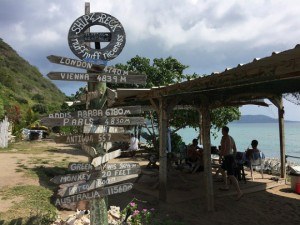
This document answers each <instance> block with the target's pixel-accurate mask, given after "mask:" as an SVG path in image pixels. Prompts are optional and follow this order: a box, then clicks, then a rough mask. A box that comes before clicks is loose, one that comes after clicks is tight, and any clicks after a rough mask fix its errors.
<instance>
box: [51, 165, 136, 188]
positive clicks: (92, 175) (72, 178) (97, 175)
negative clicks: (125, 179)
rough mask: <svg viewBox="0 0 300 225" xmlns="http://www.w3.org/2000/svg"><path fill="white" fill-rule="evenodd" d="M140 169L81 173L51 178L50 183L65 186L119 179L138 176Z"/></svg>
mask: <svg viewBox="0 0 300 225" xmlns="http://www.w3.org/2000/svg"><path fill="white" fill-rule="evenodd" d="M140 171H141V170H140V168H132V169H119V170H103V171H95V172H82V173H76V174H66V175H59V176H55V177H53V178H52V179H51V180H50V181H51V182H53V183H55V184H65V183H72V182H77V181H88V180H95V179H102V178H106V177H120V176H127V175H132V174H139V173H140Z"/></svg>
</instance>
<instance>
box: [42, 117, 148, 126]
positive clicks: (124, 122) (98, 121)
mask: <svg viewBox="0 0 300 225" xmlns="http://www.w3.org/2000/svg"><path fill="white" fill-rule="evenodd" d="M41 123H42V124H43V125H45V126H51V127H55V126H84V125H107V126H131V125H143V124H144V123H145V121H144V117H103V118H99V117H90V118H48V117H44V118H42V119H41Z"/></svg>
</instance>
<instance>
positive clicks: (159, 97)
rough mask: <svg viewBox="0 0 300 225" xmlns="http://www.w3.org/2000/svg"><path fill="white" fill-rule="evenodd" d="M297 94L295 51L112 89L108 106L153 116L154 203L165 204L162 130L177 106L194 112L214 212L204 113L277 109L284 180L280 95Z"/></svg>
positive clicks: (299, 52) (298, 52)
mask: <svg viewBox="0 0 300 225" xmlns="http://www.w3.org/2000/svg"><path fill="white" fill-rule="evenodd" d="M299 91H300V45H297V46H296V47H295V48H294V49H290V50H287V51H284V52H281V53H275V52H273V53H272V55H271V56H269V57H265V58H262V59H254V60H253V61H252V62H250V63H248V64H245V65H241V64H239V65H238V66H237V67H235V68H232V69H229V68H227V69H226V70H225V71H223V72H221V73H212V74H211V75H209V76H204V77H199V78H196V79H193V80H188V81H185V82H182V83H177V84H172V85H169V86H164V87H155V88H151V89H116V90H113V91H112V92H113V93H114V94H115V97H116V99H114V100H113V101H114V102H113V105H125V104H126V105H128V104H139V103H143V104H146V105H151V106H152V107H153V108H154V110H156V111H157V113H158V115H159V140H160V145H159V165H160V166H159V199H160V200H162V201H166V200H167V153H166V145H167V143H166V140H167V124H168V116H169V113H170V111H171V110H172V109H173V108H174V107H175V106H178V105H191V106H193V107H195V108H197V109H198V110H199V112H200V115H201V116H200V117H201V118H200V121H202V122H201V123H202V124H201V125H202V126H201V127H202V129H201V135H202V137H203V147H204V174H205V175H204V177H205V183H206V188H205V190H206V197H207V207H208V210H209V211H213V210H214V193H213V183H212V173H211V154H210V152H211V151H210V149H211V143H210V125H211V121H210V110H211V109H213V108H218V107H224V106H234V105H235V106H241V105H246V104H255V105H263V106H267V104H266V103H264V102H263V101H261V100H263V99H269V100H270V101H271V102H272V103H273V104H274V105H275V106H276V107H277V108H278V118H279V135H280V158H281V177H282V178H284V177H285V173H286V171H285V143H284V119H283V117H284V107H283V103H282V94H285V93H294V92H299Z"/></svg>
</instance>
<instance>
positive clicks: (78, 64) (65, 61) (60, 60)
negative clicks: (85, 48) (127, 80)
mask: <svg viewBox="0 0 300 225" xmlns="http://www.w3.org/2000/svg"><path fill="white" fill-rule="evenodd" d="M47 59H48V60H49V61H50V62H52V63H56V64H60V65H65V66H70V67H75V68H81V69H87V70H92V71H96V72H98V71H101V70H103V71H104V72H105V73H106V74H111V75H138V74H137V73H134V72H129V71H127V70H121V69H117V68H115V67H112V66H103V65H95V64H93V63H92V62H87V61H82V60H78V59H71V58H67V57H62V56H56V55H49V56H48V57H47Z"/></svg>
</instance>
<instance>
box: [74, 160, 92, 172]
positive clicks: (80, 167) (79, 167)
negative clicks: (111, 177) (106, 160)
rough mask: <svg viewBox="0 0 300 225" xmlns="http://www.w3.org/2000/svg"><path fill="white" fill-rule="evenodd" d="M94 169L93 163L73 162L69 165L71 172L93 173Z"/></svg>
mask: <svg viewBox="0 0 300 225" xmlns="http://www.w3.org/2000/svg"><path fill="white" fill-rule="evenodd" d="M94 169H95V168H94V166H93V165H92V164H91V163H80V162H71V163H69V165H68V170H70V171H91V170H94Z"/></svg>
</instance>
